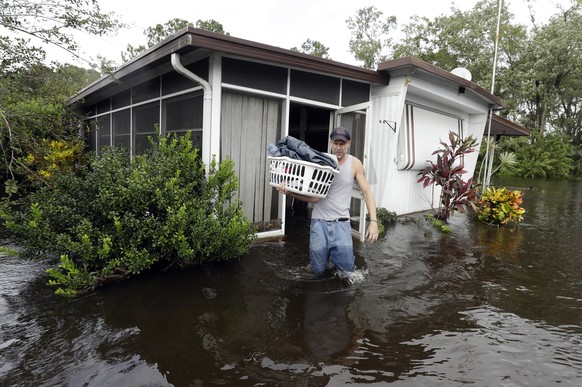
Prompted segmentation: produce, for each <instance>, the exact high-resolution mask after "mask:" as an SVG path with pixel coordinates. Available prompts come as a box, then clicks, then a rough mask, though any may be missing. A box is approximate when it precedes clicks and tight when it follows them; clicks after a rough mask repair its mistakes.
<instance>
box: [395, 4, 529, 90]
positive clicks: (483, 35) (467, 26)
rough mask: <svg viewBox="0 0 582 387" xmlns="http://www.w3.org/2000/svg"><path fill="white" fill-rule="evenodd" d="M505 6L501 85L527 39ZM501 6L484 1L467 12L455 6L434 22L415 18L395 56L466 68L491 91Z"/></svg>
mask: <svg viewBox="0 0 582 387" xmlns="http://www.w3.org/2000/svg"><path fill="white" fill-rule="evenodd" d="M504 3H505V4H504V7H503V8H502V13H501V25H500V41H501V42H502V43H503V44H502V45H501V46H500V48H499V53H498V55H499V62H498V73H497V78H498V84H503V83H504V82H505V68H506V67H507V65H508V64H509V63H511V62H512V61H514V60H515V58H516V56H518V54H519V52H520V50H521V49H522V47H523V42H524V41H525V40H526V37H527V33H526V29H525V27H523V26H520V25H516V24H512V23H511V16H512V15H511V14H510V13H509V12H508V11H507V3H506V2H504ZM498 6H499V1H498V0H485V1H479V2H477V3H476V4H475V6H474V7H473V8H472V9H470V10H467V11H462V10H460V9H458V8H456V7H454V6H452V7H451V14H450V15H441V16H438V17H435V18H434V19H432V20H431V19H428V18H425V17H418V16H414V17H413V18H412V19H411V22H409V23H408V24H407V25H405V26H404V27H403V31H404V34H405V37H404V39H402V40H401V41H400V42H399V43H398V44H396V45H395V46H394V57H395V58H398V57H401V56H408V55H411V56H415V57H417V58H419V59H422V60H424V61H426V62H428V63H431V64H434V65H435V66H438V67H440V68H442V69H445V70H449V71H451V70H453V69H454V68H456V67H465V68H467V69H468V70H469V71H470V72H471V74H472V76H473V80H474V81H475V82H476V83H477V84H479V85H480V86H481V87H483V88H485V89H486V90H490V89H491V70H492V58H493V55H494V42H495V34H496V31H497V16H498ZM496 94H503V89H501V90H498V91H496ZM502 96H504V95H502Z"/></svg>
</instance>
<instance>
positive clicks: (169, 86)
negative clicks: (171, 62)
mask: <svg viewBox="0 0 582 387" xmlns="http://www.w3.org/2000/svg"><path fill="white" fill-rule="evenodd" d="M184 67H186V68H187V69H188V70H190V71H192V72H193V73H194V74H196V75H198V76H199V77H200V78H202V79H205V80H208V59H204V60H201V61H198V62H196V63H192V64H189V65H187V66H184ZM197 86H199V84H198V83H196V82H194V81H191V80H190V79H188V78H186V77H185V76H183V75H181V74H179V73H177V72H176V71H172V72H170V73H167V74H164V75H163V76H162V95H168V94H172V93H176V92H178V91H182V90H186V89H190V88H192V87H197Z"/></svg>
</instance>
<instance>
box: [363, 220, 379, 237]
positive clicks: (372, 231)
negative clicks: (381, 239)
mask: <svg viewBox="0 0 582 387" xmlns="http://www.w3.org/2000/svg"><path fill="white" fill-rule="evenodd" d="M366 238H368V242H374V241H375V240H377V239H378V223H377V222H370V225H369V226H368V231H366Z"/></svg>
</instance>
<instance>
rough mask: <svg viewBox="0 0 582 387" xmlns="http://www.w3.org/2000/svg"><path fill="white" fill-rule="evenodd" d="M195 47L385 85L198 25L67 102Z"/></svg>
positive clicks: (360, 72)
mask: <svg viewBox="0 0 582 387" xmlns="http://www.w3.org/2000/svg"><path fill="white" fill-rule="evenodd" d="M196 49H205V50H209V51H217V52H224V53H226V54H230V55H238V56H242V57H246V58H252V59H256V60H262V61H266V62H272V63H276V64H280V65H284V66H290V67H295V68H297V69H299V70H308V71H314V72H319V73H322V74H329V75H334V76H339V77H344V78H348V79H355V80H359V81H363V82H370V83H377V84H388V83H389V81H390V78H389V76H388V75H387V74H385V73H384V74H383V73H380V72H378V71H375V70H369V69H364V68H362V67H358V66H353V65H349V64H345V63H341V62H336V61H333V60H330V59H323V58H319V57H316V56H313V55H307V54H303V53H300V52H295V51H291V50H287V49H284V48H280V47H275V46H269V45H267V44H263V43H257V42H253V41H250V40H245V39H241V38H235V37H233V36H229V35H223V34H218V33H215V32H210V31H206V30H202V29H199V28H193V27H185V28H183V29H181V30H179V31H178V32H176V33H175V34H173V35H171V36H169V37H167V38H166V39H164V40H163V41H161V42H160V43H158V44H156V45H155V46H153V47H151V48H150V49H148V50H146V51H145V52H143V53H142V54H140V55H139V56H137V57H136V58H133V59H131V60H130V61H128V62H126V63H124V64H122V65H121V66H119V67H118V68H117V69H116V70H115V71H114V72H113V73H112V74H110V75H105V76H103V77H101V78H100V79H98V80H97V81H95V82H93V83H92V84H90V85H88V86H86V87H85V88H84V89H83V90H81V91H80V92H79V93H77V94H76V95H75V96H74V97H72V98H71V99H70V100H69V103H70V104H71V103H75V102H77V101H79V100H80V99H81V98H83V96H85V95H87V94H90V93H93V92H95V91H97V90H99V89H101V88H103V87H106V86H108V85H110V84H111V83H113V82H116V80H118V79H122V78H123V77H125V76H127V75H129V74H131V73H133V72H135V71H138V70H139V69H140V68H142V67H145V66H147V65H149V64H151V63H153V62H155V61H159V60H160V59H161V58H163V57H165V56H167V57H168V61H170V59H169V56H170V54H171V53H173V52H178V51H183V50H196Z"/></svg>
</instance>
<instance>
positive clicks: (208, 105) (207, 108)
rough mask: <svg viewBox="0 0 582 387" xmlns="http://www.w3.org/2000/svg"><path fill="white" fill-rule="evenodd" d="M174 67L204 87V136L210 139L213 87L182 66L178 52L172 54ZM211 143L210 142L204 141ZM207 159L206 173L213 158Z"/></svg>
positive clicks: (208, 150) (203, 151)
mask: <svg viewBox="0 0 582 387" xmlns="http://www.w3.org/2000/svg"><path fill="white" fill-rule="evenodd" d="M172 67H173V68H174V70H176V71H177V72H178V73H179V74H181V75H183V76H185V77H186V78H188V79H190V80H191V81H194V82H196V83H198V84H199V85H200V86H202V90H204V99H203V106H202V134H203V138H205V137H208V136H210V135H211V123H212V116H211V113H212V87H211V86H210V83H208V82H207V81H206V80H204V79H202V78H201V77H199V76H198V75H196V74H194V73H193V72H192V71H190V70H188V69H187V68H185V67H184V66H183V65H182V62H180V54H178V53H177V52H174V53H172ZM203 142H207V143H209V141H204V140H203ZM202 153H203V154H205V153H210V147H209V146H208V147H205V146H203V150H202ZM206 159H207V160H204V159H203V161H204V163H205V164H206V172H207V173H208V170H209V166H210V161H211V156H210V155H209V154H207V155H206Z"/></svg>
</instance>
